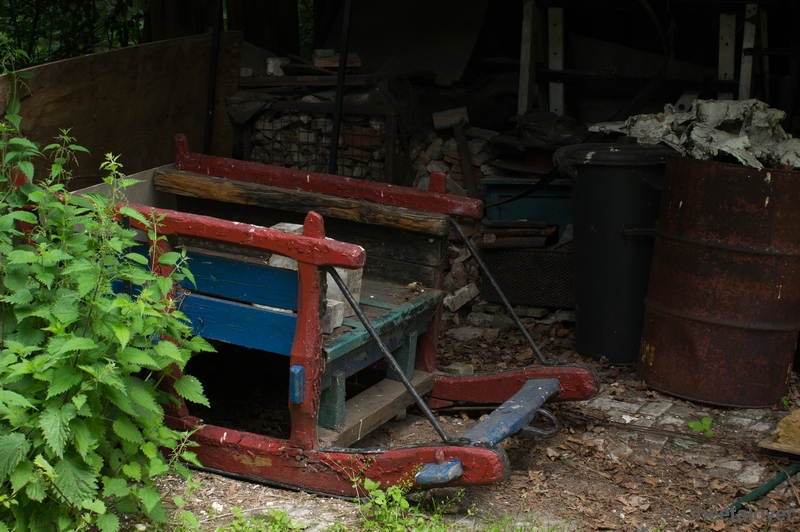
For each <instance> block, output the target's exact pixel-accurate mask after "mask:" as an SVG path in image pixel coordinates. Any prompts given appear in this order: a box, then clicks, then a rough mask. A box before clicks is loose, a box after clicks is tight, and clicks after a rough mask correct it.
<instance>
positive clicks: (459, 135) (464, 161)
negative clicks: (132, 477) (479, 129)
mask: <svg viewBox="0 0 800 532" xmlns="http://www.w3.org/2000/svg"><path fill="white" fill-rule="evenodd" d="M467 127H468V124H467V123H461V124H459V125H458V126H455V127H454V128H453V131H454V133H455V136H456V143H457V146H458V158H459V159H460V160H461V166H462V168H463V169H464V180H465V181H466V183H467V195H469V197H471V198H478V197H479V196H480V194H479V192H478V183H477V182H476V181H475V171H474V170H473V168H472V161H470V158H469V156H470V154H469V148H468V146H467V134H466V133H465V130H466V129H467Z"/></svg>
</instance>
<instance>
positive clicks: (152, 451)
mask: <svg viewBox="0 0 800 532" xmlns="http://www.w3.org/2000/svg"><path fill="white" fill-rule="evenodd" d="M139 450H140V451H142V454H144V455H145V456H146V457H148V458H150V459H152V458H155V457H156V456H158V447H156V444H155V443H153V442H151V441H147V442H144V443H143V444H142V445H140V446H139Z"/></svg>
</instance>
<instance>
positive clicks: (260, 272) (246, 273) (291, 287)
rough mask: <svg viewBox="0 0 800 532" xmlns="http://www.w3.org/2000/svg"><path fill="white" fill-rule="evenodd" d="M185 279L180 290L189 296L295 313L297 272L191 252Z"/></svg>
mask: <svg viewBox="0 0 800 532" xmlns="http://www.w3.org/2000/svg"><path fill="white" fill-rule="evenodd" d="M188 256H189V271H191V272H192V275H194V279H195V281H196V282H197V286H196V287H195V286H194V285H193V284H192V283H191V282H190V281H189V280H188V279H186V280H184V281H182V282H181V286H183V287H184V288H186V289H187V290H191V291H192V292H200V293H202V294H209V295H218V296H221V297H224V298H226V299H233V300H234V301H244V302H248V303H258V304H259V305H268V306H270V307H276V308H285V309H289V310H297V290H298V288H297V287H298V281H297V272H296V271H294V270H285V269H282V268H273V267H271V266H267V265H266V264H263V265H262V264H254V263H251V262H240V261H237V260H233V259H228V258H224V257H217V256H212V255H205V254H202V253H197V252H194V251H193V252H190V253H189V254H188Z"/></svg>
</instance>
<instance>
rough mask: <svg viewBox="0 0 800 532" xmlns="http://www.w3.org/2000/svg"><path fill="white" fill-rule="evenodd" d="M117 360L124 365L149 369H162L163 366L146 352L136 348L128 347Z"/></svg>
mask: <svg viewBox="0 0 800 532" xmlns="http://www.w3.org/2000/svg"><path fill="white" fill-rule="evenodd" d="M117 360H119V361H120V363H123V364H131V365H134V366H141V367H145V368H148V369H155V370H157V369H161V366H160V365H158V363H157V362H156V361H155V360H153V357H151V356H150V355H148V354H147V353H146V352H145V351H143V350H141V349H139V348H136V347H130V346H128V347H126V348H125V349H123V350H122V353H120V354H119V355H118V356H117Z"/></svg>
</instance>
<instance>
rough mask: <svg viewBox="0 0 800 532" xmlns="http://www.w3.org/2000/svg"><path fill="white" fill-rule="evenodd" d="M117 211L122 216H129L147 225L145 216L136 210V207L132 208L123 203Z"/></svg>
mask: <svg viewBox="0 0 800 532" xmlns="http://www.w3.org/2000/svg"><path fill="white" fill-rule="evenodd" d="M119 213H120V214H122V215H123V216H129V217H131V218H133V219H134V220H136V221H137V222H139V223H140V224H142V225H144V226H146V225H149V224H148V221H147V217H146V216H145V215H144V214H142V213H140V212H139V211H137V210H136V209H134V208H133V207H130V206H128V205H123V206H122V207H120V208H119Z"/></svg>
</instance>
